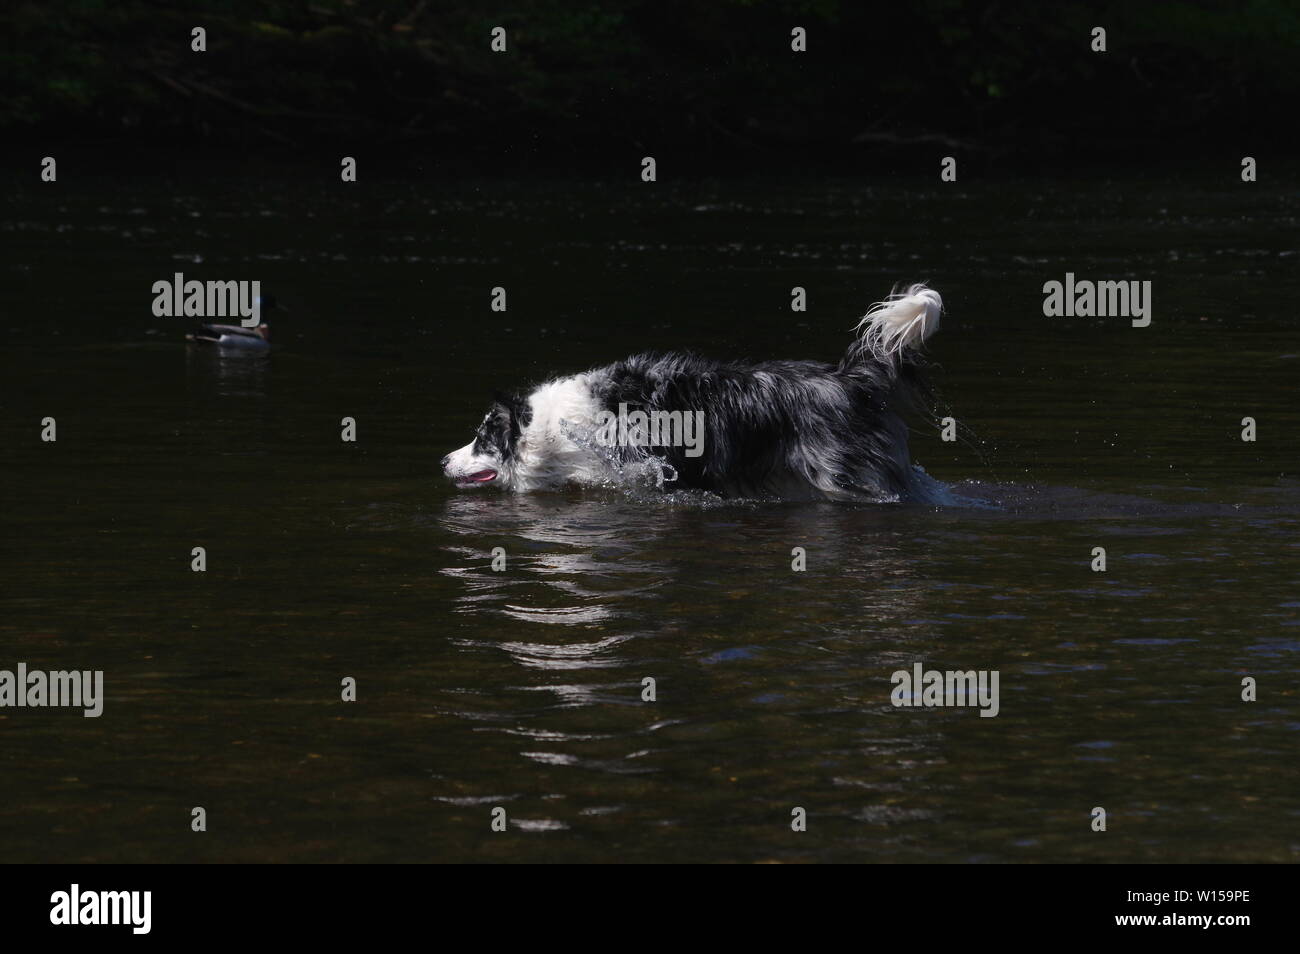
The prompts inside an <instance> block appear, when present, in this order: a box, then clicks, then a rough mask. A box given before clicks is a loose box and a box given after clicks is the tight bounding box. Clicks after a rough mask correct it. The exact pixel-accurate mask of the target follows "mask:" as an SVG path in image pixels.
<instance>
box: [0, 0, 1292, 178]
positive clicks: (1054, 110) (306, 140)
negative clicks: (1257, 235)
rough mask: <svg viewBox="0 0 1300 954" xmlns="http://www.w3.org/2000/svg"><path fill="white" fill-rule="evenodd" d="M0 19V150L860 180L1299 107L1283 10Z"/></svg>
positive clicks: (1242, 149) (1192, 134)
mask: <svg viewBox="0 0 1300 954" xmlns="http://www.w3.org/2000/svg"><path fill="white" fill-rule="evenodd" d="M0 18H2V21H3V33H4V36H5V37H6V42H5V44H4V47H3V53H2V54H0V69H2V70H3V73H4V75H5V89H6V95H5V96H4V98H3V100H0V131H3V132H4V134H5V135H6V136H8V137H13V136H36V137H39V138H41V139H42V141H48V139H49V138H51V137H54V138H58V139H61V140H65V141H66V140H77V139H80V140H86V141H90V140H96V139H103V138H113V137H129V138H130V139H131V140H133V141H147V142H157V143H160V144H173V145H187V144H193V143H200V144H203V143H206V144H210V145H213V146H221V145H224V146H234V147H240V148H248V147H254V146H255V147H256V148H258V149H264V148H268V147H272V146H277V145H278V146H280V147H283V148H286V149H294V148H297V147H300V146H304V145H309V144H313V143H317V142H322V141H328V142H331V143H337V142H338V141H339V140H350V141H354V142H355V141H362V142H365V143H367V144H370V145H372V146H377V145H381V144H382V145H385V146H388V147H392V148H395V149H403V148H407V147H409V148H410V149H411V150H413V151H416V152H419V153H423V154H425V155H439V156H443V157H459V158H466V159H471V160H473V161H475V162H480V161H491V160H492V159H493V158H498V159H502V160H507V161H508V160H511V159H513V160H515V161H527V162H536V161H549V162H553V163H559V164H565V165H569V164H572V163H579V164H581V163H584V162H586V161H588V160H599V159H600V158H601V157H604V156H608V155H610V154H623V153H625V152H628V151H631V152H637V153H639V152H640V151H641V150H647V149H650V148H651V147H654V148H657V149H664V148H671V149H676V150H690V152H691V153H692V155H694V156H695V157H698V158H706V157H712V158H719V159H726V158H732V157H736V156H742V155H743V156H744V157H745V160H746V162H748V163H758V164H761V163H763V162H764V161H770V162H786V161H788V160H789V159H790V158H791V157H793V156H799V157H809V156H816V157H820V158H828V157H839V158H842V159H844V160H846V161H851V162H857V161H859V160H861V159H863V158H864V157H866V158H870V156H872V155H876V154H880V153H888V152H889V151H890V150H896V149H898V148H907V147H908V146H911V145H913V144H917V143H933V144H935V146H936V147H937V148H943V147H944V146H947V145H951V146H952V147H953V148H963V149H965V150H966V154H967V156H968V157H969V155H970V154H972V153H974V154H977V155H982V156H985V157H987V158H990V159H996V158H997V157H998V156H1000V155H1004V154H1007V153H1008V152H1012V151H1014V152H1016V153H1018V154H1020V155H1022V156H1023V155H1024V154H1025V153H1027V152H1028V153H1033V154H1035V155H1042V156H1046V157H1065V156H1069V157H1073V156H1085V157H1090V156H1104V155H1113V154H1114V152H1115V151H1116V150H1117V149H1123V148H1147V149H1159V150H1165V151H1170V152H1173V151H1176V152H1178V153H1182V154H1186V153H1198V154H1216V155H1217V154H1219V153H1222V152H1226V153H1228V154H1231V155H1246V154H1252V152H1259V151H1264V150H1267V149H1270V148H1274V149H1284V148H1290V147H1292V146H1293V145H1294V144H1295V140H1296V133H1295V122H1294V114H1295V106H1296V103H1297V99H1298V98H1300V97H1297V92H1298V87H1300V70H1298V69H1297V62H1298V61H1300V4H1297V3H1294V2H1290V0H1248V2H1240V3H1238V2H1223V3H1219V2H1203V0H1170V2H1116V3H1083V2H1068V0H1067V2H1051V3H1049V2H1010V3H1008V2H988V3H976V2H967V0H918V2H907V3H893V4H871V3H853V2H848V0H712V2H684V0H595V2H590V0H589V2H583V0H569V2H565V0H508V2H502V3H492V2H483V0H440V2H430V0H376V2H352V0H315V2H310V3H287V2H274V0H232V2H225V3H219V2H211V3H204V4H196V5H191V6H189V7H186V6H185V5H184V4H172V3H163V2H149V0H71V2H64V3H42V2H15V3H9V4H6V5H5V6H4V9H3V13H0ZM796 25H797V26H802V27H805V28H806V29H807V31H808V36H809V40H808V44H809V52H807V53H804V54H796V53H793V52H791V50H790V30H791V28H792V27H794V26H796ZM195 26H203V27H205V28H206V29H207V31H208V52H207V53H203V54H199V53H194V52H191V50H190V30H191V28H192V27H195ZM494 26H502V27H505V28H506V30H507V31H508V38H509V52H508V53H506V54H504V55H503V54H494V53H492V52H490V50H489V34H490V31H491V29H492V28H493V27H494ZM1094 26H1104V27H1105V28H1106V29H1107V33H1108V48H1109V51H1108V52H1107V53H1105V54H1097V53H1093V52H1092V51H1091V50H1090V49H1089V42H1090V31H1091V29H1092V28H1093V27H1094Z"/></svg>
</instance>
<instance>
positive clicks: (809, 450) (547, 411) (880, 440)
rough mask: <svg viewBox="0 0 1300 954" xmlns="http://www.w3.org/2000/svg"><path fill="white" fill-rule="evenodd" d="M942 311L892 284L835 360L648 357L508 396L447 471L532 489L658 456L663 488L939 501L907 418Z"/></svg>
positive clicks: (578, 481)
mask: <svg viewBox="0 0 1300 954" xmlns="http://www.w3.org/2000/svg"><path fill="white" fill-rule="evenodd" d="M942 312H943V299H942V298H941V297H940V296H939V293H938V292H937V291H935V290H934V289H932V288H928V287H927V286H926V285H924V284H917V285H911V286H910V287H908V288H906V289H904V290H903V291H901V292H900V291H895V292H893V293H891V294H890V295H889V296H888V297H887V298H886V299H885V300H884V301H881V302H877V303H876V304H875V305H873V306H872V307H871V309H870V310H869V311H868V312H867V314H866V315H865V316H864V317H863V318H862V319H861V321H860V322H859V323H858V325H857V328H856V329H855V330H856V335H855V338H854V340H853V341H852V343H851V344H850V345H849V347H848V350H847V351H846V352H845V354H844V356H843V357H842V358H841V359H840V361H839V364H837V365H832V364H824V363H822V362H818V361H763V362H758V363H750V362H742V361H714V360H710V359H706V358H702V357H698V356H695V355H692V354H681V353H669V354H639V355H634V356H633V357H630V358H627V359H625V360H623V361H619V362H618V363H616V364H611V365H606V366H605V367H600V368H595V369H593V370H590V371H587V372H585V373H583V374H577V375H573V376H572V377H564V378H556V379H554V380H551V381H548V382H546V383H545V384H543V385H541V386H540V387H538V388H536V389H535V390H533V391H532V392H531V393H527V394H523V393H514V394H498V395H497V398H496V400H495V402H494V403H493V404H492V406H491V407H490V408H489V409H488V412H487V415H486V416H485V417H484V418H483V422H482V423H481V424H480V425H479V427H478V431H477V433H476V434H475V436H474V439H473V440H472V441H470V442H469V443H468V444H466V445H465V446H464V447H462V448H460V449H459V450H455V451H452V452H451V453H450V454H448V455H447V456H446V457H444V458H443V459H442V467H443V471H444V473H445V474H446V476H447V477H448V478H450V479H451V481H452V482H453V483H454V484H455V486H456V487H457V488H462V489H468V488H482V487H488V486H495V487H501V488H504V489H506V490H510V491H525V492H526V491H536V490H553V489H558V488H561V487H565V486H575V485H576V486H589V487H591V486H610V485H613V484H618V483H620V482H621V481H622V479H623V478H624V477H625V476H626V475H627V474H628V472H629V471H630V470H633V469H636V468H641V470H640V471H639V472H642V473H644V468H645V466H646V465H649V466H650V467H651V468H652V469H653V470H654V471H655V472H656V473H657V474H660V475H661V476H662V480H660V481H658V483H659V484H660V485H662V486H663V487H664V488H665V489H673V490H676V489H682V490H686V489H692V490H701V491H708V492H711V493H713V494H716V495H718V496H721V497H725V498H759V499H780V500H859V501H872V502H893V501H919V502H927V503H938V502H943V499H944V496H945V491H944V489H943V485H942V484H940V483H939V482H938V481H935V480H933V479H932V478H930V477H929V476H928V475H926V474H925V472H924V471H922V470H921V469H920V468H919V467H914V466H913V465H912V462H911V459H910V454H909V450H908V430H907V425H906V423H905V422H904V418H903V415H904V414H905V413H907V412H908V411H910V410H915V409H916V408H917V407H918V406H919V404H920V400H921V398H923V397H925V396H927V395H928V389H927V386H926V384H925V382H924V376H923V374H922V368H921V361H920V358H919V355H918V350H919V349H920V347H921V345H922V344H923V343H924V342H925V340H926V339H927V338H929V337H930V336H931V335H933V334H934V333H935V332H936V331H937V330H938V328H939V318H940V315H941V314H942ZM629 419H631V423H630V424H629ZM615 422H617V426H614V425H615ZM693 423H698V424H699V425H700V426H699V427H698V428H694V429H693V428H692V427H691V425H692V424H693ZM656 425H665V426H656ZM665 430H667V432H668V433H667V434H665V433H664V431H665ZM692 430H697V431H698V433H688V432H689V431H692Z"/></svg>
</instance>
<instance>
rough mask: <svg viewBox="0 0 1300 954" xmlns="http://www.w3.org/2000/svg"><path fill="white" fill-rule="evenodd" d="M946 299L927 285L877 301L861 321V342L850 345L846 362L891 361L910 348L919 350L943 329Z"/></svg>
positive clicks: (859, 335) (859, 332)
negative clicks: (871, 359) (926, 341)
mask: <svg viewBox="0 0 1300 954" xmlns="http://www.w3.org/2000/svg"><path fill="white" fill-rule="evenodd" d="M942 311H943V299H942V298H940V297H939V293H938V292H937V291H935V290H934V289H933V288H927V287H926V286H925V285H924V284H918V285H909V286H908V287H907V288H906V289H904V290H903V291H901V292H899V291H894V292H892V293H891V294H890V296H889V297H888V298H886V299H885V300H884V301H880V302H876V304H874V305H872V306H871V310H870V311H868V312H867V313H866V315H864V316H863V318H862V320H861V321H860V322H858V326H857V331H858V337H857V340H855V341H854V342H853V344H852V345H850V346H849V353H848V354H847V355H845V363H856V362H858V361H863V360H866V359H868V358H877V359H880V360H889V359H892V358H895V357H897V356H899V355H901V354H902V353H903V352H904V351H905V350H907V349H909V348H919V347H921V344H922V343H923V342H924V341H925V339H927V338H929V337H930V336H931V335H932V334H934V333H935V332H936V331H938V330H939V315H940V313H941V312H942Z"/></svg>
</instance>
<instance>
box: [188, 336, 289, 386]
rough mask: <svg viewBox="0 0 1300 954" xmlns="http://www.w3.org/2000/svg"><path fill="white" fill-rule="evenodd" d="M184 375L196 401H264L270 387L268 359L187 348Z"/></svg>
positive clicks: (261, 356)
mask: <svg viewBox="0 0 1300 954" xmlns="http://www.w3.org/2000/svg"><path fill="white" fill-rule="evenodd" d="M185 373H186V376H187V377H188V379H189V384H188V389H189V391H190V393H191V394H192V395H194V396H195V398H205V397H206V398H213V397H215V398H253V397H264V396H265V395H266V393H267V390H268V388H269V387H270V380H271V356H270V355H269V354H265V353H261V354H250V353H246V352H240V351H233V350H230V349H225V348H216V347H212V346H209V345H189V346H187V347H186V348H185Z"/></svg>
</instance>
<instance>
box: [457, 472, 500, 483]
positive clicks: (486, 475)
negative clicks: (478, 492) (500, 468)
mask: <svg viewBox="0 0 1300 954" xmlns="http://www.w3.org/2000/svg"><path fill="white" fill-rule="evenodd" d="M496 475H497V472H496V471H495V470H480V471H479V472H478V473H477V474H470V475H469V476H468V477H466V478H465V479H466V480H468V481H472V482H473V483H476V484H483V483H487V482H488V481H489V480H492V479H494V478H495V477H496Z"/></svg>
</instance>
